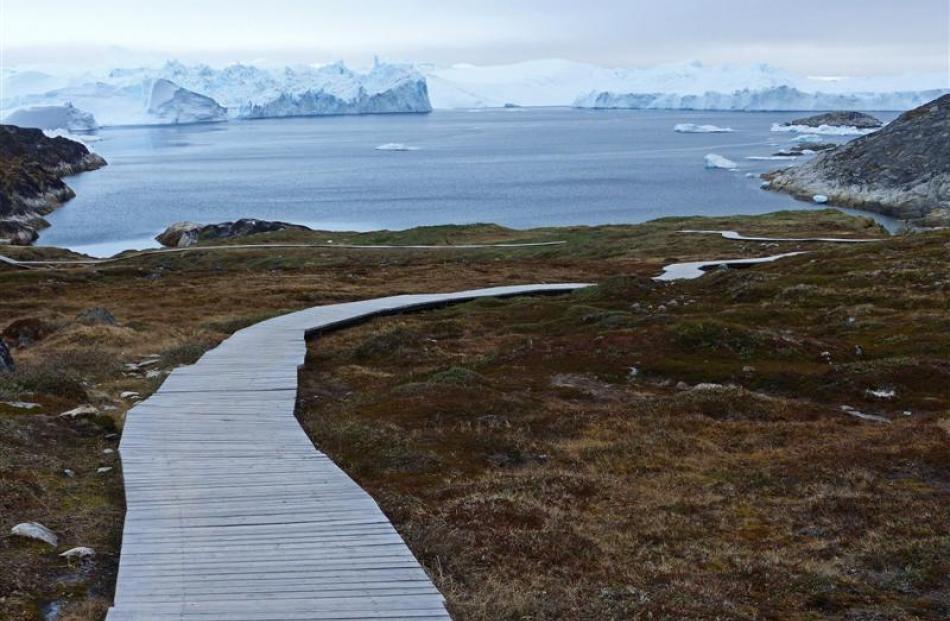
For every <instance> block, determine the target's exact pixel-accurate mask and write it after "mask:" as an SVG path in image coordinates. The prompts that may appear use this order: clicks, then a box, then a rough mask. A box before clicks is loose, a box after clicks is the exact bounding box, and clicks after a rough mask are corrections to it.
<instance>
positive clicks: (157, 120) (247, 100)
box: [0, 61, 432, 126]
mask: <svg viewBox="0 0 950 621" xmlns="http://www.w3.org/2000/svg"><path fill="white" fill-rule="evenodd" d="M11 75H14V76H15V75H18V74H16V73H13V74H11ZM9 79H10V78H9V77H7V78H5V82H4V84H6V80H9ZM59 83H61V84H63V85H61V86H60V87H59V88H54V89H52V90H43V89H41V88H40V87H41V86H46V85H49V84H53V82H52V81H51V80H49V79H46V78H45V77H43V76H42V75H41V76H34V77H33V78H32V79H30V80H27V79H25V78H23V79H21V80H20V81H19V82H18V89H17V90H16V91H15V92H14V93H13V94H12V95H6V98H5V99H3V100H2V101H0V109H2V110H16V109H20V108H24V107H31V106H63V105H65V104H66V103H67V102H71V103H73V104H75V105H76V106H77V107H79V108H81V109H83V110H87V111H89V112H91V113H93V114H94V115H95V117H96V119H97V120H98V122H99V124H101V125H104V126H115V125H143V124H144V125H154V124H181V123H204V122H212V121H223V120H227V119H229V118H243V119H256V118H268V117H288V116H317V115H329V114H384V113H401V112H430V111H431V110H432V106H431V104H430V103H429V96H428V89H427V86H426V80H425V78H424V77H423V76H422V75H421V74H420V73H418V72H417V71H416V70H415V69H413V68H412V67H410V66H404V65H393V64H386V63H379V62H377V63H376V64H375V65H374V66H373V68H372V69H371V70H369V71H368V72H366V73H359V72H356V71H352V70H350V69H349V68H347V67H346V66H345V65H344V64H343V63H335V64H332V65H326V66H322V67H310V66H304V67H285V68H283V69H279V70H268V69H262V68H259V67H255V66H251V65H241V64H235V65H230V66H227V67H223V68H220V69H215V68H212V67H210V66H208V65H193V66H189V65H185V64H183V63H180V62H177V61H169V62H167V63H165V65H163V66H161V67H159V68H148V67H137V68H120V69H113V70H111V71H109V72H108V73H106V74H105V75H101V76H90V75H83V76H79V77H77V78H72V79H64V80H60V81H59ZM30 84H35V85H36V89H37V90H31V89H30V87H29V86H30Z"/></svg>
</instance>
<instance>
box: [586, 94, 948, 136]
mask: <svg viewBox="0 0 950 621" xmlns="http://www.w3.org/2000/svg"><path fill="white" fill-rule="evenodd" d="M945 92H946V91H945V90H942V89H934V90H925V91H907V92H889V93H824V92H805V91H801V90H799V89H797V88H794V87H792V86H787V85H782V86H776V87H769V88H762V89H750V88H745V89H742V90H737V91H731V92H724V91H706V92H704V93H701V94H682V93H671V92H616V91H592V92H590V93H588V94H587V95H584V96H582V97H579V98H577V100H576V101H575V102H574V107H576V108H591V109H601V110H610V109H624V110H723V111H737V112H768V111H793V110H807V111H811V110H840V109H846V110H908V109H910V108H915V107H917V106H920V105H922V104H924V103H926V102H928V101H931V100H933V99H936V98H937V97H939V96H940V95H942V94H944V93H945ZM811 131H812V132H813V133H817V130H815V128H811Z"/></svg>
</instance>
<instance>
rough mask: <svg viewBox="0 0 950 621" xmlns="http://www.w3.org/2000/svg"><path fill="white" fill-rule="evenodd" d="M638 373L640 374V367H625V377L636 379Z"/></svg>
mask: <svg viewBox="0 0 950 621" xmlns="http://www.w3.org/2000/svg"><path fill="white" fill-rule="evenodd" d="M638 375H640V369H638V368H637V367H630V368H629V369H627V379H630V380H632V379H636V377H637V376H638Z"/></svg>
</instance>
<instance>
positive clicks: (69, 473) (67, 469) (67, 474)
mask: <svg viewBox="0 0 950 621" xmlns="http://www.w3.org/2000/svg"><path fill="white" fill-rule="evenodd" d="M63 474H65V475H66V476H68V477H69V478H70V479H71V478H73V477H74V476H76V473H75V472H73V471H72V470H70V469H69V468H66V469H65V470H63Z"/></svg>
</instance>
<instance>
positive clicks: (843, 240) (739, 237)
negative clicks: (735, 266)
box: [680, 230, 887, 244]
mask: <svg viewBox="0 0 950 621" xmlns="http://www.w3.org/2000/svg"><path fill="white" fill-rule="evenodd" d="M680 233H690V234H698V235H720V236H722V237H723V238H724V239H732V240H736V241H756V242H827V243H830V244H867V243H870V242H879V241H884V240H885V239H887V238H886V237H750V236H748V235H743V234H742V233H739V232H738V231H720V230H712V231H704V230H697V231H693V230H685V231H680Z"/></svg>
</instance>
